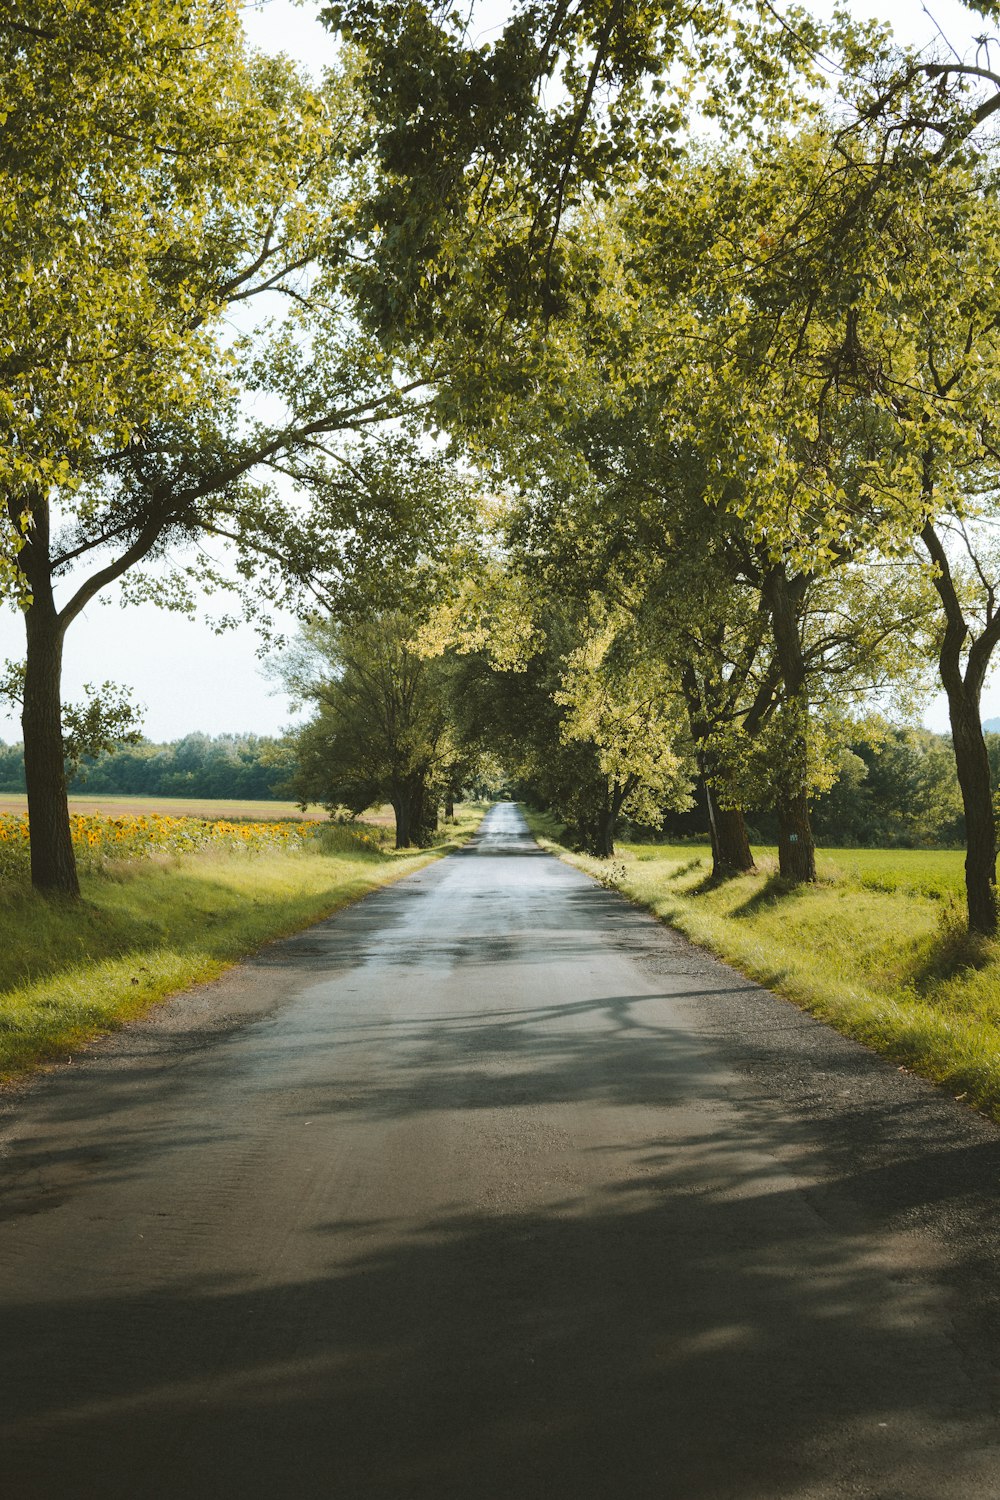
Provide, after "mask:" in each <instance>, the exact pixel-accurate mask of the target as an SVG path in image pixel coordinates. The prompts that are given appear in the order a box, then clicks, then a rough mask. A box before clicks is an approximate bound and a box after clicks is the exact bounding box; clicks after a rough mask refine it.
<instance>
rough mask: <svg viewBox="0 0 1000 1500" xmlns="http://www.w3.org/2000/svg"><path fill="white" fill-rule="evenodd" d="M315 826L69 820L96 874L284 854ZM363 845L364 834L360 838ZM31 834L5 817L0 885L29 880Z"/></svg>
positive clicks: (163, 818)
mask: <svg viewBox="0 0 1000 1500" xmlns="http://www.w3.org/2000/svg"><path fill="white" fill-rule="evenodd" d="M321 826H322V825H317V824H315V823H305V822H297V821H295V820H293V819H289V820H288V821H286V822H280V823H254V822H243V821H240V822H226V821H225V820H222V819H217V820H214V821H209V820H207V819H204V818H174V817H170V816H169V815H168V814H164V813H148V814H145V813H144V814H141V815H125V816H121V817H106V816H101V815H99V814H80V813H77V814H74V815H73V816H72V817H71V818H70V827H71V829H72V834H73V847H74V849H75V850H76V857H77V862H78V864H79V866H80V869H81V870H89V871H95V870H99V869H101V868H103V867H104V866H105V865H106V864H107V863H109V862H110V861H113V860H115V861H117V860H140V859H150V858H153V857H156V856H169V855H179V854H197V853H201V852H204V851H217V852H219V853H246V854H263V853H271V852H274V851H276V850H281V849H302V848H305V847H307V846H310V847H314V846H315V841H316V838H317V834H318V831H319V828H320V827H321ZM357 837H358V839H359V842H363V841H364V835H363V834H360V833H359V835H357ZM29 857H30V834H29V829H28V819H27V816H26V815H25V814H23V813H20V814H19V813H0V880H11V879H19V878H21V877H24V878H26V877H27V874H28V868H29Z"/></svg>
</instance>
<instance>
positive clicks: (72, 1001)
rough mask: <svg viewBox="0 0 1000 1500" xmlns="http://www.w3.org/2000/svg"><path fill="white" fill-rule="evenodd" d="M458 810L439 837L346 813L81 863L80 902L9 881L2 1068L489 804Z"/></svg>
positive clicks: (319, 909) (190, 974)
mask: <svg viewBox="0 0 1000 1500" xmlns="http://www.w3.org/2000/svg"><path fill="white" fill-rule="evenodd" d="M253 805H254V806H256V807H259V806H260V804H259V803H258V804H253ZM161 810H163V811H173V810H174V809H173V807H171V808H169V809H164V808H162V805H161ZM456 811H457V814H458V819H457V822H456V823H455V824H454V825H452V826H449V827H448V828H446V829H444V830H442V832H441V834H440V835H439V840H438V843H437V844H436V845H435V847H434V848H433V849H431V850H420V851H415V850H405V851H400V852H396V851H394V850H392V849H389V848H387V847H385V846H384V845H382V846H380V845H379V843H378V841H376V840H373V839H372V838H371V836H370V835H369V837H368V839H367V841H366V840H365V839H364V838H363V837H361V836H356V835H355V834H353V833H352V831H351V828H350V826H349V825H337V824H334V825H330V826H329V827H327V828H323V829H321V830H318V832H317V836H316V838H315V839H310V840H308V841H307V845H306V847H305V848H300V847H297V845H298V841H296V847H293V848H290V849H288V850H277V851H274V852H265V853H260V854H254V853H251V854H246V853H229V852H223V853H218V852H203V853H198V854H191V855H176V856H172V857H171V858H170V859H169V860H167V861H164V862H156V861H153V860H148V859H147V860H135V861H121V862H111V863H109V864H108V865H107V867H106V868H104V869H102V870H98V871H94V872H87V873H84V874H82V875H81V886H82V890H83V899H82V900H81V901H80V902H79V903H67V902H63V901H60V900H46V899H44V898H42V897H39V896H37V895H35V894H34V893H33V892H32V891H31V890H30V889H28V888H27V886H26V885H25V884H24V882H23V881H22V882H20V883H17V884H14V883H9V884H6V885H4V884H2V883H0V952H2V953H3V970H2V976H0V1081H6V1080H10V1079H12V1078H14V1077H16V1076H17V1075H18V1074H19V1073H22V1072H23V1071H25V1070H26V1069H28V1068H30V1067H32V1066H34V1065H36V1064H38V1063H40V1062H44V1061H46V1060H57V1061H58V1060H64V1059H65V1058H66V1057H67V1056H68V1055H70V1054H71V1053H75V1052H77V1051H78V1050H79V1048H80V1047H81V1046H82V1045H84V1044H85V1043H86V1042H87V1041H89V1040H91V1039H92V1038H93V1037H94V1036H95V1035H97V1034H98V1033H100V1032H102V1031H106V1030H109V1029H111V1028H113V1027H115V1026H119V1025H121V1024H122V1023H123V1022H125V1021H128V1020H130V1019H132V1018H134V1017H136V1016H138V1015H140V1014H141V1013H142V1012H143V1011H145V1010H147V1009H148V1008H149V1007H150V1006H151V1005H152V1004H154V1003H155V1002H157V1001H160V1000H163V999H165V998H166V997H168V996H169V995H171V994H174V993H176V992H177V991H178V990H181V989H184V988H186V987H187V986H189V985H192V984H196V983H200V982H203V981H205V980H209V979H213V978H215V977H217V976H218V975H219V974H221V973H222V971H223V970H224V969H226V968H227V967H229V966H230V965H231V964H233V963H235V962H236V961H237V960H239V959H240V958H243V957H245V956H246V955H247V954H249V953H252V952H253V951H254V950H255V949H257V948H259V947H260V946H261V944H262V943H265V942H267V941H268V940H269V939H271V938H275V937H280V936H282V935H285V934H287V933H291V932H295V931H298V930H299V929H300V928H303V927H307V926H309V925H310V924H311V923H312V922H317V921H319V920H321V918H323V917H325V916H328V915H329V914H330V913H331V912H333V911H336V910H337V909H338V908H339V907H341V906H344V905H346V904H347V903H348V902H349V901H353V900H356V899H357V898H358V897H359V896H363V895H365V894H366V892H368V891H370V890H372V889H374V888H375V887H376V886H379V885H384V884H386V883H387V882H388V881H392V880H396V879H398V878H399V877H400V876H402V875H408V874H410V873H411V871H413V870H417V869H419V868H420V867H421V866H422V865H424V864H426V863H427V862H428V861H429V860H432V859H435V858H438V857H439V856H440V855H441V854H445V853H447V852H448V851H449V850H450V849H453V848H455V847H456V846H457V845H458V844H460V843H463V842H464V841H465V840H466V839H467V838H468V837H469V836H470V835H471V833H472V832H473V831H474V830H475V828H476V827H477V825H478V823H479V821H480V820H481V818H482V815H483V811H484V808H483V807H482V806H481V805H479V804H471V803H470V804H466V805H464V806H460V807H458V808H457V809H456Z"/></svg>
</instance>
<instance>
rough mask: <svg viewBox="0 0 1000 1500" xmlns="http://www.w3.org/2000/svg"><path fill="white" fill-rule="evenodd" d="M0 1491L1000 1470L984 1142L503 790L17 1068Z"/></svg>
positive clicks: (300, 1495)
mask: <svg viewBox="0 0 1000 1500" xmlns="http://www.w3.org/2000/svg"><path fill="white" fill-rule="evenodd" d="M4 1110H5V1113H4V1114H3V1116H2V1118H0V1496H2V1497H3V1500H69V1497H73V1500H160V1497H177V1500H202V1497H209V1496H211V1497H213V1500H230V1497H232V1500H236V1497H240V1500H258V1497H259V1500H264V1497H267V1500H286V1497H287V1500H320V1497H322V1500H369V1497H371V1500H389V1497H392V1500H458V1497H461V1500H466V1497H467V1500H598V1497H600V1500H645V1497H650V1500H652V1497H656V1500H827V1497H835V1496H852V1497H858V1496H862V1497H873V1500H874V1497H878V1500H890V1497H893V1500H894V1497H899V1500H951V1497H954V1500H996V1497H997V1496H998V1495H1000V1422H998V1416H997V1407H998V1400H1000V1387H998V1381H997V1376H998V1360H1000V1303H998V1289H1000V1264H998V1262H1000V1255H998V1248H1000V1221H998V1215H997V1203H998V1184H1000V1132H998V1131H997V1130H996V1129H995V1128H994V1127H992V1126H991V1125H989V1124H987V1123H986V1122H985V1121H983V1120H981V1119H980V1118H979V1117H978V1116H976V1115H974V1114H972V1113H971V1112H968V1111H966V1110H964V1109H963V1108H962V1107H961V1106H960V1105H958V1104H955V1103H953V1101H951V1100H950V1099H948V1098H946V1097H943V1096H941V1095H939V1094H937V1093H935V1092H934V1091H933V1090H932V1089H930V1088H929V1087H927V1086H926V1085H924V1084H922V1083H920V1082H919V1081H918V1080H915V1079H913V1078H911V1077H909V1076H907V1075H905V1074H902V1073H900V1072H899V1071H897V1069H896V1068H894V1067H893V1066H892V1065H891V1064H888V1063H886V1062H884V1061H882V1060H880V1059H878V1058H875V1057H873V1056H871V1055H870V1054H868V1053H867V1052H865V1051H864V1050H863V1049H862V1048H860V1047H858V1046H856V1045H855V1044H853V1043H851V1042H848V1041H845V1040H843V1039H842V1038H840V1037H838V1036H836V1035H835V1034H834V1033H832V1032H830V1031H829V1030H827V1029H826V1028H825V1027H823V1026H821V1025H819V1024H818V1023H816V1022H814V1021H813V1020H811V1019H810V1018H809V1017H807V1016H805V1015H803V1014H801V1013H800V1012H799V1011H797V1010H796V1009H794V1008H793V1007H792V1006H790V1005H788V1004H787V1003H785V1002H783V1001H781V1000H778V999H776V998H775V997H774V996H772V995H770V994H769V993H768V992H767V991H765V990H762V989H760V988H759V987H757V986H756V985H753V984H751V983H750V981H748V980H746V979H744V978H743V977H741V976H740V975H739V974H737V973H735V972H734V971H733V970H731V969H728V968H726V967H725V966H724V965H721V964H719V963H716V962H715V961H714V960H712V959H711V958H710V957H708V956H707V955H705V954H704V953H702V952H700V951H699V950H697V949H694V948H692V947H690V946H688V945H687V944H686V943H685V942H684V941H683V940H682V939H680V938H679V937H677V936H676V935H675V934H672V933H670V932H669V931H667V930H665V929H663V928H661V927H659V926H658V925H657V924H656V923H655V922H654V921H653V920H652V919H651V918H649V917H647V916H646V915H645V914H643V913H641V912H638V911H636V910H634V909H633V908H631V907H629V906H628V905H627V904H626V903H625V902H624V901H623V900H622V899H621V898H620V897H619V896H617V895H616V894H614V893H612V892H608V891H605V890H603V889H601V887H600V886H598V885H596V884H594V883H593V882H592V881H590V880H589V879H587V878H586V877H585V876H583V875H582V874H580V873H578V872H577V871H575V870H572V869H570V868H569V867H567V866H566V865H564V864H562V863H560V862H559V861H558V860H556V859H553V858H551V857H550V856H548V855H546V854H543V853H542V852H541V851H539V850H538V848H537V847H536V846H535V845H534V843H533V842H532V841H531V840H530V838H529V837H528V835H527V833H526V830H525V827H524V823H523V819H522V818H521V815H520V813H519V812H518V811H517V809H516V808H514V807H512V806H511V805H509V804H502V805H500V806H497V807H495V808H493V809H492V810H491V812H490V813H489V814H488V815H487V818H486V821H485V823H484V825H483V830H482V832H481V833H480V835H479V837H478V838H477V839H476V840H475V841H474V842H473V843H472V844H470V845H469V846H467V847H466V848H465V849H463V850H462V851H460V852H459V853H457V854H455V855H452V856H450V857H449V858H447V859H445V860H442V861H440V862H438V863H437V864H434V865H432V866H429V867H427V868H425V869H424V870H422V871H420V872H419V873H418V874H416V875H413V876H411V877H409V878H407V879H405V880H402V881H400V882H398V883H397V884H395V885H393V886H391V887H388V888H385V889H382V890H380V891H378V892H376V893H375V894H373V895H371V896H369V897H368V898H366V899H365V900H363V901H361V902H359V903H358V904H357V905H355V906H353V907H351V908H348V909H347V910H345V911H343V912H341V913H340V914H338V915H337V916H335V917H333V918H331V919H330V920H329V921H326V922H324V923H321V924H320V925H319V926H318V927H314V928H312V929H310V930H309V931H308V932H304V933H302V934H300V935H299V936H298V937H296V938H293V939H290V940H288V941H286V942H282V943H279V944H274V945H272V946H270V947H268V948H267V949H266V950H264V951H263V952H262V953H261V954H260V955H259V956H258V957H257V958H256V959H255V960H252V961H251V962H249V963H247V964H244V965H242V966H240V967H239V968H237V969H235V970H233V971H231V972H230V973H229V974H227V975H226V976H225V977H224V978H223V979H222V980H220V981H219V982H218V983H216V984H213V985H209V986H206V987H204V988H202V989H198V990H195V991H192V992H191V993H189V994H186V995H184V996H181V997H179V998H178V999H176V1000H175V1001H174V1002H172V1003H171V1004H170V1005H167V1006H163V1007H161V1008H160V1009H159V1010H158V1011H156V1012H155V1013H154V1014H153V1015H152V1016H151V1017H150V1018H148V1019H147V1020H146V1021H145V1022H143V1023H142V1024H139V1025H136V1026H132V1027H130V1028H128V1029H126V1030H125V1031H122V1032H120V1033H118V1034H117V1035H116V1036H114V1037H111V1038H109V1039H106V1040H105V1041H103V1042H101V1043H100V1044H99V1045H97V1046H96V1047H95V1048H93V1049H92V1050H91V1051H90V1053H89V1054H88V1055H87V1056H86V1057H84V1058H82V1059H77V1060H74V1062H73V1063H72V1064H71V1065H69V1066H62V1067H60V1068H58V1069H57V1070H55V1071H54V1072H52V1073H50V1074H49V1075H47V1076H46V1077H43V1078H40V1079H38V1080H37V1081H35V1082H34V1083H33V1084H32V1085H31V1086H30V1087H28V1088H26V1089H25V1090H23V1091H22V1092H21V1093H19V1094H15V1095H10V1096H7V1097H6V1099H5V1101H4Z"/></svg>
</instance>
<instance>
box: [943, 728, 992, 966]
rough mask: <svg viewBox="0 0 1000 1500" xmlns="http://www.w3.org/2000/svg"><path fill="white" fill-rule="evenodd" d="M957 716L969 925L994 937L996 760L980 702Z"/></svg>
mask: <svg viewBox="0 0 1000 1500" xmlns="http://www.w3.org/2000/svg"><path fill="white" fill-rule="evenodd" d="M950 717H951V737H952V743H953V745H954V747H955V769H956V771H957V772H958V784H959V787H960V788H961V791H962V806H963V807H964V808H965V890H966V895H967V897H968V902H969V927H970V929H971V931H973V932H982V933H985V934H986V935H987V936H992V935H993V934H994V933H995V932H996V930H997V889H996V887H997V845H996V819H995V816H994V812H993V788H992V786H991V785H990V762H989V757H988V756H987V753H986V741H985V740H984V739H983V730H982V725H981V723H980V714H979V704H978V702H977V703H975V704H974V705H972V704H965V705H961V706H960V707H959V711H958V712H955V711H954V710H953V711H952V712H951V714H950Z"/></svg>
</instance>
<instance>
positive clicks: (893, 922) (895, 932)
mask: <svg viewBox="0 0 1000 1500" xmlns="http://www.w3.org/2000/svg"><path fill="white" fill-rule="evenodd" d="M526 815H527V818H528V822H529V824H530V826H531V829H532V832H533V833H534V834H535V835H536V837H537V838H538V839H539V842H541V843H542V844H543V846H544V847H548V848H551V849H553V850H554V851H555V852H557V853H559V854H561V855H562V856H563V857H564V858H566V859H568V860H570V861H571V862H572V863H573V864H575V865H577V866H579V868H581V869H583V870H586V871H588V872H589V873H590V874H592V875H594V876H596V877H597V878H598V879H600V880H602V881H603V883H605V884H608V885H614V886H615V887H616V888H617V889H619V890H620V891H621V892H622V893H623V895H625V896H627V897H628V898H629V899H630V900H632V901H634V902H636V903H637V904H638V905H641V906H644V907H646V908H647V909H648V910H649V911H652V912H653V913H655V915H656V916H658V917H660V918H661V919H662V920H663V921H664V922H668V923H669V924H670V925H671V926H672V927H676V928H677V929H678V930H679V931H680V932H683V933H684V934H685V936H687V937H689V938H691V939H692V940H693V941H694V942H696V943H700V944H702V945H703V946H704V947H706V948H710V949H711V950H712V952H714V953H716V954H718V955H719V957H721V958H724V959H725V960H726V961H727V962H729V963H731V964H733V965H734V966H735V967H736V968H738V969H740V970H742V972H743V973H745V974H748V975H749V976H750V977H751V978H753V979H756V980H758V981H759V982H760V983H761V984H764V985H766V986H767V987H768V988H769V989H772V990H775V991H777V992H778V993H779V994H781V995H784V996H786V997H787V998H788V999H789V1000H793V1001H794V1002H795V1003H796V1004H797V1005H799V1006H801V1007H802V1008H803V1009H804V1010H807V1011H810V1012H811V1013H812V1014H813V1015H815V1016H819V1017H820V1018H821V1019H822V1020H824V1021H827V1022H829V1023H830V1024H831V1025H832V1026H835V1027H836V1028H837V1029H838V1030H839V1031H842V1032H844V1033H845V1034H846V1035H848V1036H852V1037H855V1038H856V1039H857V1040H858V1041H861V1042H864V1043H865V1044H866V1045H867V1046H869V1047H872V1048H874V1049H875V1050H877V1051H879V1052H882V1053H884V1054H885V1055H886V1056H887V1057H890V1058H892V1059H893V1060H894V1061H895V1062H897V1063H900V1064H902V1065H903V1066H905V1067H907V1068H909V1069H911V1070H912V1071H914V1072H916V1073H920V1074H921V1075H922V1076H923V1077H925V1078H928V1079H930V1080H932V1081H933V1082H935V1083H938V1084H941V1085H943V1086H944V1087H945V1088H947V1089H948V1090H949V1092H951V1093H952V1094H953V1095H955V1096H956V1097H958V1098H962V1099H964V1100H966V1102H968V1103H969V1104H971V1105H974V1106H975V1107H976V1108H978V1109H980V1110H982V1111H983V1112H984V1113H985V1114H988V1115H990V1116H991V1117H992V1118H993V1119H995V1120H998V1121H1000V944H998V943H996V942H988V941H986V940H984V939H981V938H970V937H969V935H968V934H967V933H966V931H965V906H964V900H963V895H962V892H963V882H962V864H963V858H964V856H963V855H962V854H961V853H959V852H954V851H940V852H939V851H923V850H905V849H900V850H871V849H836V850H830V851H829V852H828V853H823V854H821V855H820V856H819V859H818V868H819V877H820V878H819V881H818V882H817V884H816V885H815V886H788V885H787V884H786V883H785V882H783V881H781V880H779V878H778V876H777V873H776V868H777V860H776V857H775V851H774V850H768V849H755V850H754V855H755V858H756V860H757V864H758V867H759V869H758V873H757V874H755V875H746V876H741V877H738V878H736V879H733V880H728V881H724V882H721V883H719V884H715V883H713V882H712V881H711V879H710V878H709V877H710V872H711V866H712V860H711V852H710V850H709V849H708V847H707V846H704V845H697V844H690V843H688V844H674V845H667V844H656V845H650V844H626V845H623V846H620V848H619V851H618V853H617V854H616V856H615V858H614V859H613V860H610V861H602V860H597V859H590V858H588V857H587V856H584V855H577V854H569V853H567V851H566V850H565V849H564V848H562V847H560V846H559V845H558V844H557V843H556V842H555V841H556V840H557V839H558V837H559V834H560V832H561V828H560V825H558V824H557V823H555V822H554V820H552V819H551V818H550V817H548V816H546V815H540V814H535V813H531V812H528V813H527V814H526Z"/></svg>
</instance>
